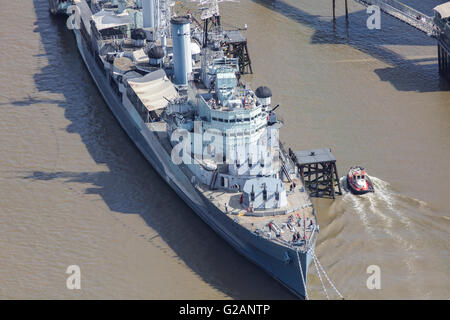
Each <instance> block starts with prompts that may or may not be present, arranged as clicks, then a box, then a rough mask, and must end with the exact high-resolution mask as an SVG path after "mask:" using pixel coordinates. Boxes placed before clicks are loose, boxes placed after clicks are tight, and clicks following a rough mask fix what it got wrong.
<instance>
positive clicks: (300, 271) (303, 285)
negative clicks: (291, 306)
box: [295, 249, 309, 300]
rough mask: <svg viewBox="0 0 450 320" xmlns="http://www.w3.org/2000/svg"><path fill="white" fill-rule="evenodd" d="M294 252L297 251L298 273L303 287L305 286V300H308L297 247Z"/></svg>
mask: <svg viewBox="0 0 450 320" xmlns="http://www.w3.org/2000/svg"><path fill="white" fill-rule="evenodd" d="M295 252H296V253H297V261H298V266H299V268H300V274H301V277H302V282H303V288H305V300H309V298H308V291H307V290H306V279H305V277H304V276H303V268H302V264H301V262H300V255H299V254H298V249H296V250H295Z"/></svg>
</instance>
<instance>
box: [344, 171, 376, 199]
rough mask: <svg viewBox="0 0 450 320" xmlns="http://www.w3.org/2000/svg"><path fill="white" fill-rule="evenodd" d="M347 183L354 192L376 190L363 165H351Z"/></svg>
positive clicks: (363, 192)
mask: <svg viewBox="0 0 450 320" xmlns="http://www.w3.org/2000/svg"><path fill="white" fill-rule="evenodd" d="M347 185H348V188H349V190H350V191H351V192H352V193H353V194H365V193H368V192H374V190H373V184H372V181H371V180H370V178H369V176H368V175H367V174H366V170H365V169H364V168H361V167H351V168H350V170H349V171H348V174H347Z"/></svg>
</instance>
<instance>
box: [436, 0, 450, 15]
mask: <svg viewBox="0 0 450 320" xmlns="http://www.w3.org/2000/svg"><path fill="white" fill-rule="evenodd" d="M433 10H434V11H436V12H437V13H439V14H440V15H441V18H442V19H445V18H448V17H450V2H446V3H444V4H441V5H438V6H437V7H434V9H433Z"/></svg>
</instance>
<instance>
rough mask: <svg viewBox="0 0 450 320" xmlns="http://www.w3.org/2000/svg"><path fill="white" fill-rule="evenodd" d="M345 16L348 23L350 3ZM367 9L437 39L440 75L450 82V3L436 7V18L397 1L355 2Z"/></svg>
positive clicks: (364, 0) (334, 17) (334, 1)
mask: <svg viewBox="0 0 450 320" xmlns="http://www.w3.org/2000/svg"><path fill="white" fill-rule="evenodd" d="M344 1H345V16H346V20H347V21H348V3H347V0H344ZM354 1H355V2H358V3H360V4H362V5H364V6H366V7H369V6H378V7H379V8H380V11H381V12H383V13H385V14H387V15H389V16H391V17H394V18H396V19H398V20H400V21H402V22H404V23H406V24H408V25H410V26H411V27H413V28H415V29H417V30H419V31H422V32H424V33H425V34H426V35H427V36H429V37H432V38H435V39H436V40H437V41H438V43H437V49H438V61H439V74H440V75H441V76H442V77H444V78H446V79H447V80H449V81H450V2H447V3H444V4H441V5H439V6H437V7H435V8H434V9H433V10H434V12H435V15H434V17H430V16H427V15H426V14H424V13H422V12H420V11H418V10H416V9H413V8H411V7H409V6H407V5H405V4H404V3H402V2H400V1H397V0H354ZM332 6H333V20H336V0H332Z"/></svg>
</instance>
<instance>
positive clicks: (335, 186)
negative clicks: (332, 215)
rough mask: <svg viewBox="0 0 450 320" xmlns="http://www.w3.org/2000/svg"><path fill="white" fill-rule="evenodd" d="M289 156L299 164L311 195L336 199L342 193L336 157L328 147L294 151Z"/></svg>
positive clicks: (298, 166)
mask: <svg viewBox="0 0 450 320" xmlns="http://www.w3.org/2000/svg"><path fill="white" fill-rule="evenodd" d="M289 157H290V158H291V159H292V161H293V162H294V163H295V165H296V166H297V168H298V170H299V173H300V175H301V177H302V180H303V184H304V185H305V187H306V189H307V190H308V192H309V194H310V196H311V197H316V198H330V199H334V198H335V197H336V195H342V190H341V185H340V183H339V175H338V172H337V168H336V158H335V156H334V155H333V154H332V153H331V150H330V149H328V148H322V149H312V150H302V151H295V152H293V151H292V150H291V149H289Z"/></svg>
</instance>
